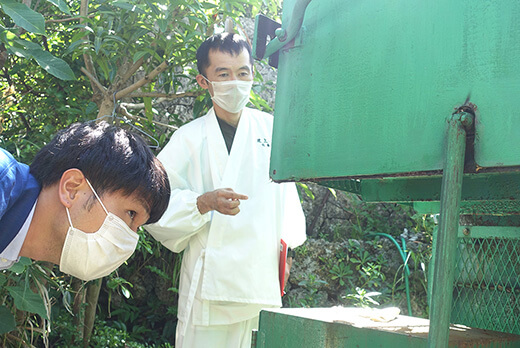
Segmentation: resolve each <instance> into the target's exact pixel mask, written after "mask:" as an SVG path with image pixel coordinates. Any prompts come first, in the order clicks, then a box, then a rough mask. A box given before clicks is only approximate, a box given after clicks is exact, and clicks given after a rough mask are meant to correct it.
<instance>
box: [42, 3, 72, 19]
mask: <svg viewBox="0 0 520 348" xmlns="http://www.w3.org/2000/svg"><path fill="white" fill-rule="evenodd" d="M47 1H48V2H50V3H51V4H53V5H54V6H56V7H58V8H59V9H60V10H61V12H65V13H66V14H68V15H70V9H69V5H67V3H66V2H65V1H63V0H47Z"/></svg>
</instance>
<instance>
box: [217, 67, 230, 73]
mask: <svg viewBox="0 0 520 348" xmlns="http://www.w3.org/2000/svg"><path fill="white" fill-rule="evenodd" d="M228 70H230V69H229V68H224V67H216V68H215V72H221V71H228Z"/></svg>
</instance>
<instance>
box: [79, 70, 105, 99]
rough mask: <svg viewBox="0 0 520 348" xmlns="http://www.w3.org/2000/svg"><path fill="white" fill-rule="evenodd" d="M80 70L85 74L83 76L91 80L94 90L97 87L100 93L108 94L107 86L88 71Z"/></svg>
mask: <svg viewBox="0 0 520 348" xmlns="http://www.w3.org/2000/svg"><path fill="white" fill-rule="evenodd" d="M80 70H81V71H82V72H83V74H85V75H87V77H88V79H89V80H90V83H91V84H92V89H95V87H97V88H98V89H99V91H100V92H102V93H103V92H106V90H107V89H106V88H105V86H103V85H102V84H101V83H99V81H98V79H97V78H96V77H95V76H93V75H92V74H91V73H90V72H89V71H88V70H87V69H85V68H84V67H81V69H80Z"/></svg>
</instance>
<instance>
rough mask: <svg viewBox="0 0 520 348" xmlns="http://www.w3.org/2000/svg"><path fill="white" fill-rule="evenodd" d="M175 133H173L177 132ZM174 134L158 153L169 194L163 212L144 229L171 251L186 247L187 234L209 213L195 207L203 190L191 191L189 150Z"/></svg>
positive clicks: (202, 223) (197, 228) (201, 226)
mask: <svg viewBox="0 0 520 348" xmlns="http://www.w3.org/2000/svg"><path fill="white" fill-rule="evenodd" d="M177 132H179V131H177ZM177 132H176V133H177ZM175 135H176V134H174V137H172V139H171V140H170V142H169V143H168V145H166V147H165V148H164V150H163V151H161V153H160V154H159V156H157V157H158V159H159V160H160V161H161V162H162V164H163V165H164V168H165V169H166V172H167V174H168V180H169V181H170V187H171V195H170V202H169V204H168V208H167V209H166V212H165V213H164V215H163V216H162V217H161V219H160V220H159V221H158V222H156V223H154V224H150V225H146V226H144V227H145V229H146V230H147V231H148V232H149V233H150V234H151V235H152V236H153V237H154V238H155V239H156V240H158V241H159V242H161V243H162V244H163V245H164V246H165V247H167V248H168V249H170V250H172V251H173V252H180V251H182V250H184V249H185V248H186V246H187V245H188V242H189V240H190V238H191V237H193V236H194V235H195V234H197V233H198V232H200V231H202V230H203V229H204V227H205V225H206V224H207V223H208V222H209V221H210V219H211V214H210V213H206V214H203V215H202V214H201V213H200V212H199V209H198V207H197V197H199V196H200V195H201V194H202V193H203V192H195V191H194V190H193V189H192V186H193V185H192V184H191V183H190V182H189V181H188V180H189V178H190V176H189V172H190V170H189V166H190V162H191V161H190V153H189V151H188V148H187V147H186V146H183V145H184V144H183V143H182V137H175Z"/></svg>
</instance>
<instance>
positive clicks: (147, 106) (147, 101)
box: [143, 97, 153, 122]
mask: <svg viewBox="0 0 520 348" xmlns="http://www.w3.org/2000/svg"><path fill="white" fill-rule="evenodd" d="M143 100H144V111H145V114H146V118H147V119H148V121H150V122H152V121H153V111H152V98H150V97H145V98H143Z"/></svg>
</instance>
